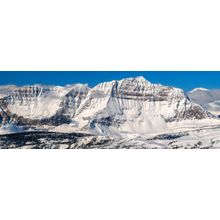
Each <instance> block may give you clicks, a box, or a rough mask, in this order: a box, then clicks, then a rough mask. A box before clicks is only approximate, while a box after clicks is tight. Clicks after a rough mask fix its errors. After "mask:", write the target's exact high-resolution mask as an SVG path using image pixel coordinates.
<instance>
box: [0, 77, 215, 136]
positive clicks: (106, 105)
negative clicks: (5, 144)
mask: <svg viewBox="0 0 220 220" xmlns="http://www.w3.org/2000/svg"><path fill="white" fill-rule="evenodd" d="M0 107H1V115H0V119H1V120H0V121H1V123H11V122H12V121H13V122H15V123H17V124H18V125H22V126H42V125H50V126H52V125H53V126H59V125H62V124H67V125H71V126H73V129H75V130H76V131H82V130H83V131H89V132H92V133H94V134H101V135H110V136H115V135H116V136H120V135H123V134H124V133H138V134H142V133H143V134H144V133H149V132H160V131H162V130H166V126H167V123H169V122H173V121H182V120H194V119H205V118H211V117H213V116H212V115H211V114H210V113H208V112H207V111H205V110H204V109H203V108H202V107H201V106H200V105H197V104H193V103H192V102H191V101H190V100H189V98H188V97H187V96H186V95H185V94H184V92H183V91H182V90H181V89H177V88H173V87H168V86H162V85H160V84H152V83H150V82H149V81H147V80H145V79H144V78H143V77H137V78H128V79H123V80H119V81H112V82H105V83H101V84H99V85H97V86H96V87H94V88H92V89H89V88H88V86H86V85H81V84H77V85H69V86H65V87H59V86H40V85H38V86H26V87H21V88H16V89H15V90H13V92H11V94H10V95H8V96H6V97H4V98H2V99H1V103H0Z"/></svg>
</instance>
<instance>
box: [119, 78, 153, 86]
mask: <svg viewBox="0 0 220 220" xmlns="http://www.w3.org/2000/svg"><path fill="white" fill-rule="evenodd" d="M121 81H122V82H123V81H132V82H135V83H138V84H147V85H151V83H150V82H149V81H148V80H146V79H145V78H144V77H143V76H137V77H130V78H125V79H122V80H121Z"/></svg>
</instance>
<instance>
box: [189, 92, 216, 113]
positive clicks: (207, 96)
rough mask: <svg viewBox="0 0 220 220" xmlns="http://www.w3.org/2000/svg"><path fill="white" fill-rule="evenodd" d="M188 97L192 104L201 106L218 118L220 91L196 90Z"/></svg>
mask: <svg viewBox="0 0 220 220" xmlns="http://www.w3.org/2000/svg"><path fill="white" fill-rule="evenodd" d="M188 96H189V97H190V99H191V100H192V102H194V103H197V104H199V105H201V106H202V107H203V108H204V109H206V110H207V111H209V112H211V113H212V114H215V115H217V116H220V90H218V89H213V90H208V89H204V88H197V89H193V90H192V91H190V92H189V93H188Z"/></svg>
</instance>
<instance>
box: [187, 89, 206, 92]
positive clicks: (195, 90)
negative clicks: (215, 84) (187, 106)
mask: <svg viewBox="0 0 220 220" xmlns="http://www.w3.org/2000/svg"><path fill="white" fill-rule="evenodd" d="M197 91H208V89H206V88H195V89H193V90H191V91H190V92H189V93H193V92H197Z"/></svg>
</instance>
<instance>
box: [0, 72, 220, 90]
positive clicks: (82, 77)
mask: <svg viewBox="0 0 220 220" xmlns="http://www.w3.org/2000/svg"><path fill="white" fill-rule="evenodd" d="M135 76H144V77H145V78H146V79H147V80H149V81H151V82H153V83H161V84H163V85H170V86H175V87H179V88H182V89H184V90H185V91H189V90H191V89H193V88H195V87H204V88H220V71H219V72H176V71H172V72H169V71H168V72H161V71H160V72H152V71H151V72H148V71H144V72H139V71H132V72H128V71H123V72H118V71H116V72H105V71H104V72H102V71H92V72H85V71H83V72H71V71H69V72H65V71H51V72H44V71H40V72H37V71H36V72H32V71H26V72H23V71H21V72H0V84H1V85H5V84H15V85H28V84H38V83H40V84H50V85H65V84H73V83H87V84H88V85H89V86H91V87H92V86H95V85H96V84H98V83H100V82H104V81H111V80H114V79H122V78H126V77H135Z"/></svg>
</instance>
